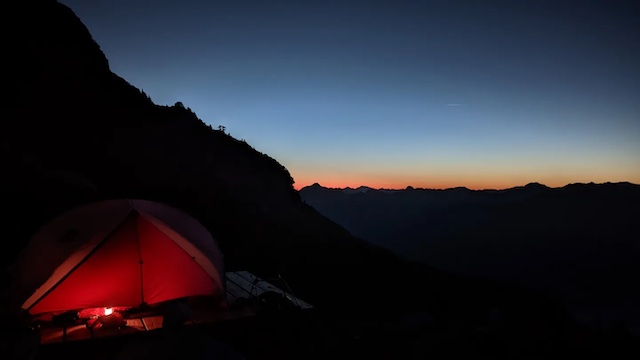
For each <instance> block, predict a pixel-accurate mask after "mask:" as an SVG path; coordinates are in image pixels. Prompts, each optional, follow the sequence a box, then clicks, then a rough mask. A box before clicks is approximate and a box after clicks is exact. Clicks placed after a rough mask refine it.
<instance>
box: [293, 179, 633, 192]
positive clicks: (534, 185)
mask: <svg viewBox="0 0 640 360" xmlns="http://www.w3.org/2000/svg"><path fill="white" fill-rule="evenodd" d="M584 185H623V186H628V185H631V186H638V185H639V184H634V183H632V182H629V181H615V182H612V181H607V182H602V183H594V182H588V183H585V182H575V183H567V184H566V185H562V186H555V187H552V186H547V185H545V184H542V183H539V182H530V183H527V184H526V185H516V186H512V187H508V188H484V189H471V188H468V187H466V186H454V187H450V188H428V187H414V186H411V185H408V186H406V187H405V188H375V187H371V186H368V185H360V186H358V187H356V188H354V187H351V186H346V187H326V186H322V185H321V184H319V183H317V182H316V183H313V184H312V185H308V186H304V187H301V188H300V189H299V190H298V192H301V191H303V190H308V189H326V190H342V191H345V190H347V191H348V192H357V191H359V192H362V190H363V189H365V190H367V191H386V192H393V191H405V190H429V191H447V190H468V191H476V192H478V191H508V190H516V189H544V190H550V189H565V188H571V187H580V186H584Z"/></svg>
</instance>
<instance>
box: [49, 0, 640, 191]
mask: <svg viewBox="0 0 640 360" xmlns="http://www.w3.org/2000/svg"><path fill="white" fill-rule="evenodd" d="M60 2H62V3H64V4H66V5H68V6H69V7H71V8H72V9H73V10H74V11H75V12H76V14H77V15H78V16H79V17H80V19H81V20H82V21H83V22H84V23H85V25H86V26H87V27H88V28H89V30H90V31H91V33H92V34H93V37H94V39H95V40H96V41H97V42H98V43H99V44H100V46H101V48H102V50H103V51H104V52H105V54H106V56H107V57H108V58H109V62H110V65H111V69H112V70H113V71H114V72H115V73H117V74H118V75H120V76H122V77H124V78H125V79H127V80H128V81H129V82H130V83H131V84H133V85H135V86H136V87H138V88H141V89H143V90H144V91H145V92H146V93H147V94H149V95H150V96H151V98H152V99H153V100H154V101H155V102H156V103H159V104H174V103H175V102H176V101H182V102H183V103H184V104H185V106H188V107H190V108H191V109H193V110H194V111H195V112H196V113H197V115H198V116H199V117H200V118H201V119H202V120H204V121H205V122H207V123H210V124H212V125H213V126H214V127H217V126H218V125H224V126H226V128H227V130H228V131H229V133H230V134H231V135H232V136H234V137H235V138H238V139H245V140H246V141H247V142H249V143H250V144H251V145H252V146H253V147H255V148H256V149H257V150H259V151H261V152H264V153H267V154H269V155H270V156H272V157H274V158H275V159H277V160H278V161H279V162H280V163H282V164H283V165H285V166H286V167H287V168H288V169H289V171H290V172H291V174H292V176H293V177H294V179H295V181H296V184H295V186H296V188H299V187H302V186H306V185H310V184H312V183H314V182H319V183H320V184H322V185H324V186H331V187H342V186H352V187H357V186H359V185H369V186H373V187H386V188H403V187H406V186H407V185H412V186H414V187H428V188H442V187H453V186H466V187H469V188H473V189H478V188H505V187H511V186H516V185H524V184H526V183H529V182H534V181H536V182H540V183H544V184H546V185H549V186H562V185H565V184H567V183H572V182H592V181H593V182H606V181H612V182H616V181H630V182H634V183H640V20H639V19H640V5H639V4H638V2H637V1H628V2H623V1H614V0H606V1H588V0H581V1H571V2H569V1H559V0H558V1H491V0H487V1H449V0H447V1H445V0H442V1H419V0H413V1H409V0H404V1H403V0H393V1H364V0H363V1H357V0H324V1H320V0H317V1H311V0H310V1H303V0H289V1H283V0H277V1H267V0H253V1H245V0H229V1H214V0H209V1H205V0H181V1H178V0H176V1H167V0H156V1H152V0H146V1H143V0H126V1H125V0H60Z"/></svg>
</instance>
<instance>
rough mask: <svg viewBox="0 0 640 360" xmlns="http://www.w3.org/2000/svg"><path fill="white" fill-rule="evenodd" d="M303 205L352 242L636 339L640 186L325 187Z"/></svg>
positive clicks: (639, 326)
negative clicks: (547, 297) (619, 328)
mask: <svg viewBox="0 0 640 360" xmlns="http://www.w3.org/2000/svg"><path fill="white" fill-rule="evenodd" d="M300 194H301V196H302V198H303V199H304V201H306V202H307V203H308V204H310V205H312V206H314V207H316V208H317V209H318V210H319V211H320V212H321V213H323V214H325V215H326V216H328V217H329V218H331V219H332V220H334V221H336V222H338V223H339V224H341V225H343V226H344V227H345V228H347V229H349V230H350V231H351V232H352V233H353V234H355V235H356V236H359V237H361V238H363V239H367V240H369V241H371V242H372V243H375V244H378V245H380V246H383V247H385V248H388V249H390V250H393V251H394V252H396V253H398V254H402V255H403V256H405V257H406V258H410V259H413V260H416V261H420V262H423V263H425V264H429V265H432V266H434V267H436V268H438V269H441V270H444V271H448V272H452V273H458V274H464V275H467V276H474V277H482V278H486V279H492V280H495V281H501V282H505V283H511V284H521V285H525V286H529V287H531V288H535V289H538V290H541V291H545V292H548V293H549V294H552V295H553V296H554V297H556V298H558V299H560V300H562V301H563V302H564V303H565V304H567V305H568V306H569V307H570V308H571V310H572V312H573V313H574V314H576V316H578V317H580V318H581V320H583V321H585V322H588V323H591V324H592V325H594V324H596V323H601V324H602V325H603V326H616V323H619V322H623V323H627V325H629V326H633V327H634V328H635V329H636V330H635V331H640V308H638V306H637V304H638V303H640V293H639V292H638V288H637V287H636V286H630V284H632V283H633V282H634V281H635V280H634V279H635V277H636V275H635V274H638V273H640V257H639V256H640V255H639V254H640V253H639V252H638V249H639V246H640V243H639V242H638V231H639V230H640V229H638V225H637V221H636V220H635V216H636V215H635V214H638V213H640V186H638V185H633V184H629V183H618V184H573V185H568V186H565V187H563V188H556V189H552V188H548V187H546V186H543V185H540V184H529V185H527V186H524V187H518V188H513V189H507V190H500V191H496V190H484V191H472V190H468V189H464V188H457V189H449V190H427V189H412V188H408V189H406V190H398V191H388V190H387V191H378V190H369V191H366V192H359V193H353V192H352V191H350V190H348V189H347V190H342V189H327V188H323V187H321V186H319V185H314V186H310V187H307V188H304V189H302V190H301V191H300Z"/></svg>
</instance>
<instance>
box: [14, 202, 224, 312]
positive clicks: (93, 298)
mask: <svg viewBox="0 0 640 360" xmlns="http://www.w3.org/2000/svg"><path fill="white" fill-rule="evenodd" d="M223 275H224V270H223V260H222V255H221V253H220V250H219V248H218V246H217V245H216V243H215V241H214V239H213V237H212V236H211V234H210V233H209V231H207V229H206V228H205V227H204V226H202V225H201V224H200V223H199V222H198V221H197V220H195V219H194V218H192V217H191V216H189V215H188V214H186V213H184V212H182V211H180V210H178V209H175V208H173V207H170V206H167V205H164V204H160V203H156V202H152V201H146V200H109V201H104V202H99V203H94V204H89V205H84V206H81V207H78V208H75V209H72V210H70V211H68V212H66V213H64V214H63V215H61V216H59V217H58V218H56V219H54V220H53V221H51V222H50V223H48V224H47V225H45V226H44V227H43V228H42V229H40V230H39V231H38V232H37V233H36V234H35V235H34V236H33V237H32V239H31V241H30V242H29V244H28V246H27V248H26V249H25V251H24V253H23V254H22V256H21V258H20V260H19V261H18V263H17V269H16V278H15V284H16V287H15V289H14V294H15V295H16V296H17V298H18V303H19V304H20V307H21V308H22V309H24V310H27V311H28V312H29V313H30V314H40V313H47V312H58V311H66V310H76V309H85V308H98V307H120V306H122V307H135V306H139V305H141V304H143V303H144V304H150V305H152V304H157V303H160V302H163V301H167V300H171V299H177V298H182V297H189V296H200V295H214V296H215V295H220V296H224V289H223Z"/></svg>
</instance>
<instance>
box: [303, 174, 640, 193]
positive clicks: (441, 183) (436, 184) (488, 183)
mask: <svg viewBox="0 0 640 360" xmlns="http://www.w3.org/2000/svg"><path fill="white" fill-rule="evenodd" d="M412 180H413V179H412ZM412 180H409V181H398V180H395V181H394V180H391V179H389V180H387V179H376V178H373V179H365V178H362V179H353V178H343V179H339V178H337V177H331V176H319V177H316V178H315V179H310V178H303V177H300V179H299V180H298V179H296V182H295V183H294V189H295V190H300V189H302V188H304V187H307V186H311V185H313V184H314V183H318V184H320V185H321V186H323V187H325V188H337V189H343V188H347V187H349V188H354V189H355V188H358V187H360V186H368V187H371V188H374V189H393V190H399V189H406V188H407V187H408V186H412V187H414V188H423V189H435V190H443V189H451V188H457V187H466V188H468V189H470V190H502V189H509V188H514V187H518V186H524V185H527V184H529V183H535V182H537V183H540V184H542V185H545V186H548V187H551V188H559V187H563V186H566V185H568V184H572V183H590V182H593V183H606V182H612V183H614V182H631V183H640V182H638V181H629V180H602V179H594V180H581V179H575V180H574V179H566V180H564V181H562V180H560V179H557V180H556V179H546V181H545V179H531V180H519V179H504V178H503V179H496V180H494V179H490V178H483V179H473V180H469V181H460V180H458V179H450V180H448V181H447V180H444V179H434V180H432V181H425V180H418V179H415V181H412Z"/></svg>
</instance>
